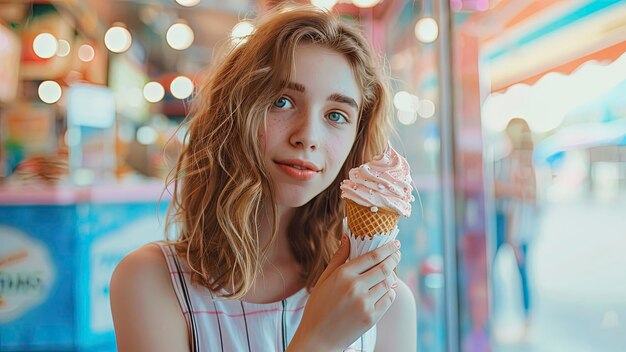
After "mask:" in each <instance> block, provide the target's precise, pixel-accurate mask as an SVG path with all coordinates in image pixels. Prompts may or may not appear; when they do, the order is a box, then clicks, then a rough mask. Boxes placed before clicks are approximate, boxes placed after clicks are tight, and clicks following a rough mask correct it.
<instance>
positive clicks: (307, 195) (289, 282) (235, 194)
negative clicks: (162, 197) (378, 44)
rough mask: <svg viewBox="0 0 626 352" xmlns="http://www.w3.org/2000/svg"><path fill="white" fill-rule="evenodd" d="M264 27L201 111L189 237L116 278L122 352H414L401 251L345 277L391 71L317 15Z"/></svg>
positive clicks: (360, 40) (189, 181)
mask: <svg viewBox="0 0 626 352" xmlns="http://www.w3.org/2000/svg"><path fill="white" fill-rule="evenodd" d="M256 28H257V29H256V31H255V32H254V33H252V34H251V35H250V36H249V37H248V38H247V40H246V41H244V42H242V43H240V44H239V45H238V46H236V47H234V48H233V49H232V51H231V52H230V53H229V54H228V55H227V56H226V57H225V59H224V61H223V62H222V63H221V64H220V65H218V66H216V68H215V69H214V72H213V73H212V76H211V77H210V78H209V79H208V80H206V81H205V82H204V83H203V84H202V86H201V87H200V90H199V93H198V96H197V97H196V98H195V99H194V104H195V105H194V107H193V110H192V114H191V116H192V119H191V120H190V122H189V130H188V137H189V141H188V143H187V144H186V145H185V146H184V149H183V151H182V154H181V156H180V158H179V161H178V164H177V166H176V170H175V173H174V175H173V183H174V186H175V188H174V194H173V200H172V207H171V208H170V211H171V213H170V215H172V216H173V217H172V218H171V219H170V220H172V223H170V225H171V224H173V225H176V227H177V231H178V237H177V238H176V239H175V240H173V241H168V242H158V243H152V244H148V245H146V246H144V247H142V248H140V249H138V250H136V251H135V252H133V253H131V254H130V255H128V256H127V257H126V258H124V259H123V260H122V261H121V262H120V264H119V265H118V267H117V268H116V270H115V272H114V274H113V277H112V280H111V306H112V313H113V319H114V325H115V332H116V339H117V343H118V348H119V351H122V352H123V351H187V350H191V351H209V350H210V351H250V350H255V351H285V350H287V351H340V350H350V351H357V350H358V351H374V350H376V351H415V350H416V333H417V331H416V330H417V329H416V308H415V301H414V297H413V294H412V292H411V290H410V289H409V288H408V286H407V285H406V284H405V283H404V282H402V281H400V280H399V279H398V278H397V277H396V276H395V274H394V272H393V269H394V268H395V267H396V266H397V265H398V263H399V261H400V251H399V247H400V246H399V242H398V241H396V242H395V243H394V242H392V243H389V244H388V245H385V246H383V247H380V248H378V249H376V250H374V251H372V252H370V253H368V254H366V255H363V256H361V257H359V258H357V259H355V260H351V261H349V262H347V263H346V260H347V258H348V255H349V242H348V241H347V239H346V238H345V236H344V237H343V239H342V226H341V225H342V219H343V208H342V204H341V202H340V188H339V184H340V182H341V181H342V180H343V179H344V178H346V177H347V176H348V171H349V170H350V169H351V168H353V167H355V166H358V165H360V164H362V163H363V162H365V161H367V160H370V159H371V158H372V157H373V156H374V155H377V154H380V153H381V152H382V151H383V150H384V148H385V146H386V145H387V141H388V135H387V133H388V131H389V128H390V121H389V120H390V105H389V100H390V99H389V91H388V88H387V82H386V78H385V76H384V74H383V72H381V71H380V67H381V66H380V65H379V64H378V62H377V60H376V59H375V57H374V55H373V53H372V51H371V49H370V48H369V46H368V44H367V42H366V40H365V38H364V37H363V35H362V34H361V33H360V31H359V30H357V29H356V28H355V27H354V26H352V25H350V24H347V23H345V22H343V21H342V20H340V19H339V18H338V17H337V16H336V15H334V14H331V13H328V12H324V11H320V10H317V9H315V8H313V7H289V8H288V9H278V10H276V11H274V12H272V13H271V14H268V15H267V16H266V17H263V18H262V19H261V20H260V21H259V25H258V26H257V27H256ZM296 159H297V160H296ZM285 168H287V169H289V170H288V171H284V169H285ZM294 175H295V176H294ZM298 175H299V176H298ZM296 176H298V177H296ZM304 176H307V179H306V180H305V179H304ZM340 240H341V244H340ZM333 253H334V254H333Z"/></svg>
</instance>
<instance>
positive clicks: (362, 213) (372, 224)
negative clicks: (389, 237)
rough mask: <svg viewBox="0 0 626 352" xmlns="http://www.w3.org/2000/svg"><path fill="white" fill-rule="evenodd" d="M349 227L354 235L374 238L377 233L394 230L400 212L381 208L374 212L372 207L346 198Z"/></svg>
mask: <svg viewBox="0 0 626 352" xmlns="http://www.w3.org/2000/svg"><path fill="white" fill-rule="evenodd" d="M344 204H345V206H346V216H347V220H348V228H349V229H350V232H351V234H352V236H355V237H361V238H366V237H369V238H372V237H374V235H376V234H387V233H391V232H393V230H394V229H395V228H396V225H397V224H398V218H399V217H400V214H398V213H397V212H395V211H393V210H390V209H384V208H379V209H377V211H375V212H373V211H372V209H371V208H369V207H365V206H362V205H360V204H357V203H355V202H353V201H352V200H350V199H344Z"/></svg>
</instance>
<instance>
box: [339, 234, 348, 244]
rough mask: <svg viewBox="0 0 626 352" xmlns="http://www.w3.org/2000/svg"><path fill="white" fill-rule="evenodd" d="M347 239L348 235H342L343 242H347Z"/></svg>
mask: <svg viewBox="0 0 626 352" xmlns="http://www.w3.org/2000/svg"><path fill="white" fill-rule="evenodd" d="M346 241H348V236H346V235H343V236H341V244H344V243H346Z"/></svg>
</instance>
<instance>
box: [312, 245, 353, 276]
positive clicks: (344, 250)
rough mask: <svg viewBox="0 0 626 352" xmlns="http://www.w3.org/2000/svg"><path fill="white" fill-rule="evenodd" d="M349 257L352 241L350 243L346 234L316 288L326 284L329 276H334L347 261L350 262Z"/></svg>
mask: <svg viewBox="0 0 626 352" xmlns="http://www.w3.org/2000/svg"><path fill="white" fill-rule="evenodd" d="M349 256H350V241H348V237H347V236H346V235H345V234H344V235H343V236H342V238H341V244H340V245H339V248H338V249H337V251H336V252H335V254H334V255H333V257H332V258H331V259H330V262H329V263H328V266H326V269H325V270H324V272H323V273H322V275H320V278H319V279H318V280H317V283H316V284H315V286H317V285H319V284H321V283H322V282H324V281H325V280H326V279H327V278H328V276H330V274H332V273H333V272H334V271H335V270H337V268H338V267H340V266H341V265H342V264H344V263H345V262H346V260H348V257H349Z"/></svg>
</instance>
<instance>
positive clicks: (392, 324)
mask: <svg viewBox="0 0 626 352" xmlns="http://www.w3.org/2000/svg"><path fill="white" fill-rule="evenodd" d="M376 328H377V330H376V351H377V352H378V351H398V352H404V351H407V352H415V351H417V311H416V307H415V298H414V296H413V292H412V291H411V289H410V288H409V287H408V286H407V285H406V284H405V283H404V282H403V281H402V280H398V287H397V288H396V299H395V300H394V301H393V303H392V304H391V307H390V308H389V310H387V312H386V313H385V315H383V317H382V318H381V319H380V321H379V322H378V324H377V325H376Z"/></svg>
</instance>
